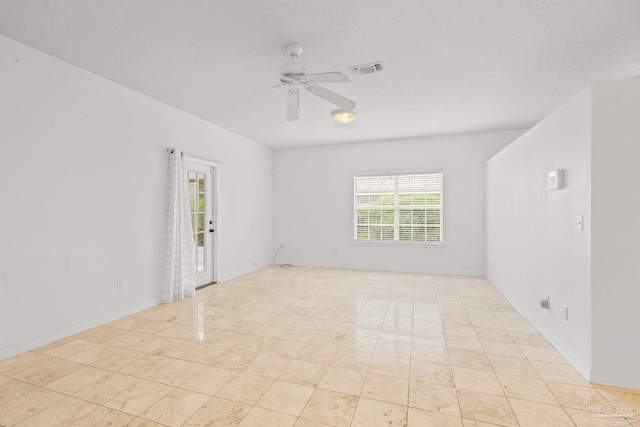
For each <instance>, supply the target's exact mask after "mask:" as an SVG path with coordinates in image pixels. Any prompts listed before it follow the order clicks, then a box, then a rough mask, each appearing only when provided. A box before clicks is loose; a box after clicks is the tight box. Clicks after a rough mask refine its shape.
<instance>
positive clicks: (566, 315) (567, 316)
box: [562, 305, 569, 321]
mask: <svg viewBox="0 0 640 427" xmlns="http://www.w3.org/2000/svg"><path fill="white" fill-rule="evenodd" d="M562 314H564V320H566V321H569V307H567V306H566V305H565V306H564V307H562Z"/></svg>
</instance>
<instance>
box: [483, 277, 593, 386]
mask: <svg viewBox="0 0 640 427" xmlns="http://www.w3.org/2000/svg"><path fill="white" fill-rule="evenodd" d="M485 278H486V279H487V280H488V281H489V283H491V285H492V286H493V287H494V288H496V289H497V290H498V292H500V294H502V296H503V297H505V298H506V299H507V301H509V303H511V305H513V306H514V307H515V309H516V310H518V312H519V313H520V314H521V315H522V316H523V317H524V318H525V319H527V321H528V322H529V323H531V325H532V326H533V327H534V328H536V330H537V331H538V332H540V334H541V335H542V336H543V337H545V338H546V339H547V341H549V343H550V344H551V345H552V346H553V347H555V349H556V350H558V352H560V354H562V356H564V358H565V359H567V361H568V362H569V363H570V364H571V365H572V366H573V367H574V368H576V370H577V371H578V372H579V373H580V375H582V376H583V377H584V378H585V379H586V380H587V381H589V382H592V378H591V376H592V374H591V367H590V366H588V365H587V364H585V363H584V362H583V361H582V360H581V359H580V358H579V357H577V356H576V355H575V354H574V353H573V352H572V351H571V350H569V348H568V347H567V346H566V345H564V344H563V343H562V341H560V340H559V339H558V338H557V337H556V336H555V335H554V334H553V333H552V332H551V331H549V330H548V329H547V328H545V327H544V326H543V325H542V324H541V323H540V322H538V320H537V319H536V318H535V316H533V315H532V314H531V313H529V312H528V311H527V310H526V309H525V308H524V307H522V306H521V305H520V304H519V303H518V302H517V301H515V300H514V299H513V298H511V296H510V295H509V294H508V293H507V292H506V291H505V290H504V289H502V288H501V287H500V286H498V285H496V284H495V283H494V282H493V281H492V279H491V278H490V277H485Z"/></svg>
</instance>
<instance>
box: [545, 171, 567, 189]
mask: <svg viewBox="0 0 640 427" xmlns="http://www.w3.org/2000/svg"><path fill="white" fill-rule="evenodd" d="M563 186H564V171H563V170H562V169H554V170H552V171H549V172H547V190H557V189H559V188H562V187H563Z"/></svg>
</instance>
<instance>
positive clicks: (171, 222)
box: [162, 150, 196, 303]
mask: <svg viewBox="0 0 640 427" xmlns="http://www.w3.org/2000/svg"><path fill="white" fill-rule="evenodd" d="M195 254H196V247H195V243H194V242H193V231H192V229H191V216H190V211H189V183H188V180H187V172H186V170H185V168H184V153H182V152H181V151H180V150H173V152H170V153H169V180H168V189H167V234H166V239H165V256H164V271H163V275H162V302H164V303H170V302H173V301H174V300H179V299H182V298H184V297H185V296H194V295H195V294H196V286H195Z"/></svg>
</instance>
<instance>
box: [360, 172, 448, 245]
mask: <svg viewBox="0 0 640 427" xmlns="http://www.w3.org/2000/svg"><path fill="white" fill-rule="evenodd" d="M434 174H438V175H440V178H439V179H440V189H439V193H438V194H439V196H440V204H439V208H438V209H437V210H439V214H440V221H439V229H440V241H439V242H428V241H413V240H411V241H406V240H400V230H399V227H400V226H401V225H402V224H400V211H401V210H402V207H403V206H407V205H401V204H400V195H401V192H400V191H399V189H398V187H397V184H396V188H395V189H394V192H393V198H394V204H393V205H381V207H382V206H388V208H386V209H387V210H391V209H389V208H392V209H393V212H394V223H393V228H394V236H393V240H358V204H357V202H358V186H357V180H358V178H366V177H394V179H395V178H397V177H400V176H407V175H434ZM427 179H428V178H427ZM352 182H353V184H352V185H353V200H352V217H353V220H352V226H353V230H352V232H353V233H352V239H353V240H352V243H354V244H358V245H360V244H362V245H390V246H398V245H400V246H404V245H408V246H420V247H444V244H445V240H444V171H443V170H442V169H429V170H419V171H410V172H406V171H404V172H373V173H356V174H354V175H353V180H352ZM381 194H383V193H381ZM387 194H390V193H387ZM409 206H425V207H426V206H428V205H426V204H425V205H409ZM381 210H383V209H381ZM425 210H426V209H425ZM434 210H436V209H434ZM426 215H427V213H426V212H425V222H424V228H425V230H424V232H425V234H426V233H427V229H428V228H429V227H427V225H428V223H427V220H426ZM383 225H384V224H383V223H382V222H381V226H383ZM410 225H414V224H410ZM368 226H369V227H371V224H370V223H369V224H368ZM380 233H381V236H382V234H383V231H382V230H381V231H380ZM425 237H426V236H425Z"/></svg>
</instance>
